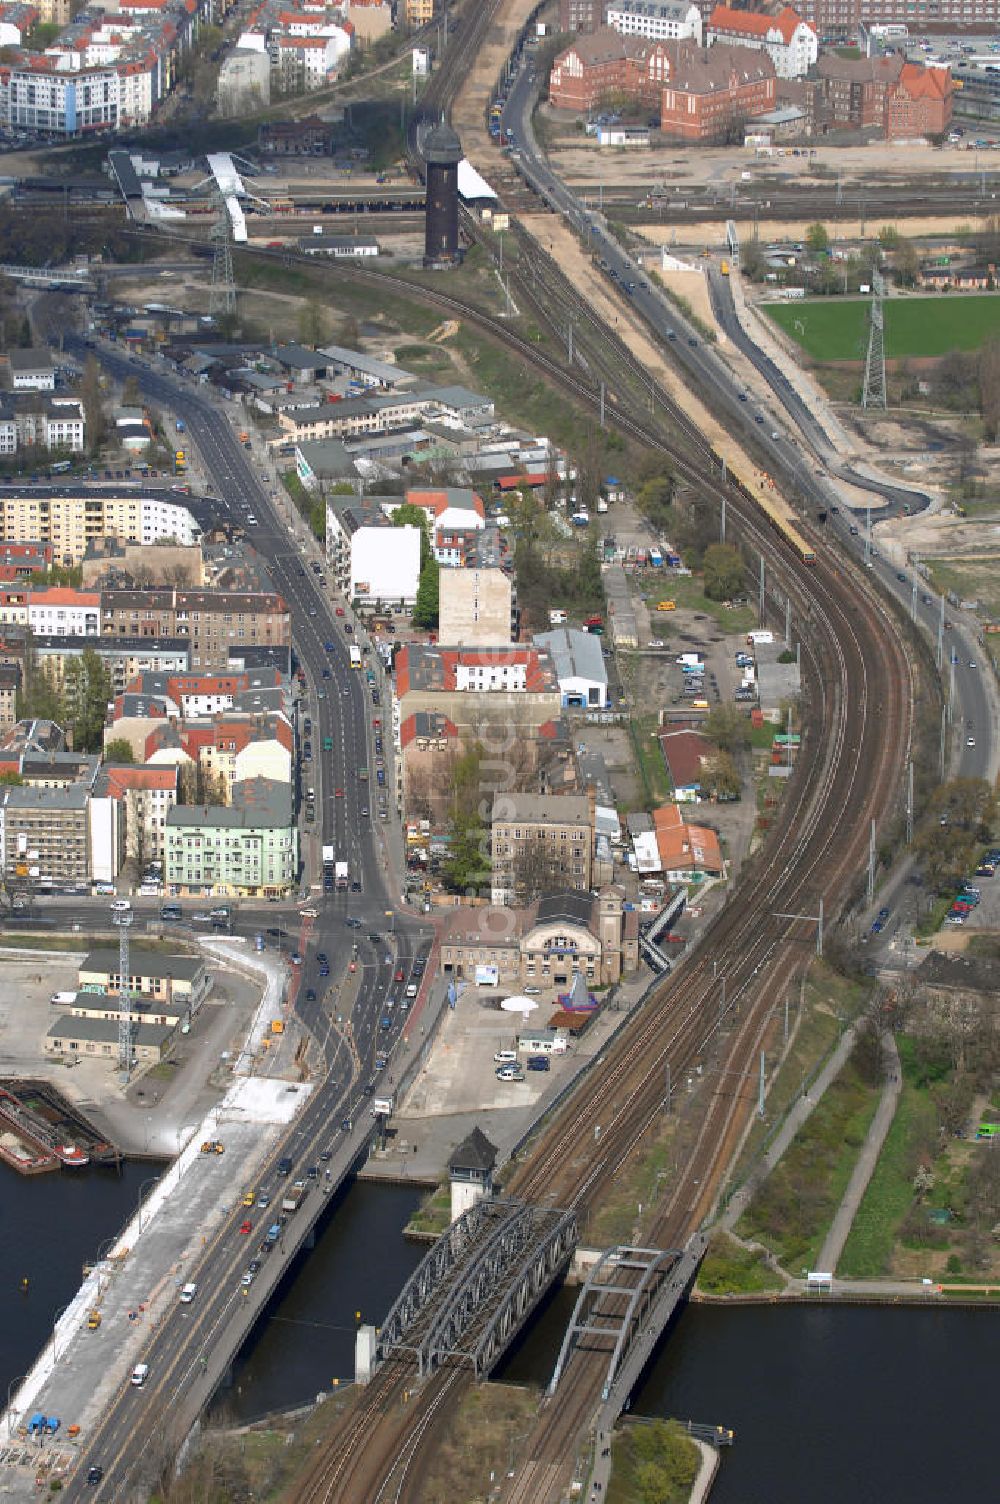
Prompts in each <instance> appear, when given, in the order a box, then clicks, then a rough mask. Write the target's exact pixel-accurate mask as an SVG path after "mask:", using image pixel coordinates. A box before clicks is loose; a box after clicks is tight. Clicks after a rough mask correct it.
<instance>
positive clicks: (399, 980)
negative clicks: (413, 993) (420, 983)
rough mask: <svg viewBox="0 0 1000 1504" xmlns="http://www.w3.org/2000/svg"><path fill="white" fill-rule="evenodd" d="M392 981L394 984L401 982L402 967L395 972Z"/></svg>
mask: <svg viewBox="0 0 1000 1504" xmlns="http://www.w3.org/2000/svg"><path fill="white" fill-rule="evenodd" d="M393 980H394V981H396V982H401V981H402V980H403V968H402V967H400V969H399V970H398V971H397V972H396V975H395V977H394V979H393Z"/></svg>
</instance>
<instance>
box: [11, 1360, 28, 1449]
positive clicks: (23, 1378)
mask: <svg viewBox="0 0 1000 1504" xmlns="http://www.w3.org/2000/svg"><path fill="white" fill-rule="evenodd" d="M27 1377H28V1375H27V1374H26V1373H22V1374H21V1376H20V1377H19V1378H16V1379H11V1381H10V1383H9V1384H8V1385H7V1439H8V1440H10V1438H11V1437H12V1436H13V1434H14V1432H13V1420H14V1415H13V1412H12V1411H11V1408H10V1392H11V1390H12V1389H13V1388H14V1386H15V1384H23V1383H24V1381H25V1379H26V1378H27Z"/></svg>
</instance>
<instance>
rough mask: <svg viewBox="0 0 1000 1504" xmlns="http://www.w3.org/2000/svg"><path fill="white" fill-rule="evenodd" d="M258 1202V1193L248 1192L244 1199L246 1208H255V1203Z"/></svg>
mask: <svg viewBox="0 0 1000 1504" xmlns="http://www.w3.org/2000/svg"><path fill="white" fill-rule="evenodd" d="M256 1200H257V1193H256V1191H247V1193H246V1195H245V1196H244V1197H243V1205H244V1206H253V1204H254V1202H255V1201H256Z"/></svg>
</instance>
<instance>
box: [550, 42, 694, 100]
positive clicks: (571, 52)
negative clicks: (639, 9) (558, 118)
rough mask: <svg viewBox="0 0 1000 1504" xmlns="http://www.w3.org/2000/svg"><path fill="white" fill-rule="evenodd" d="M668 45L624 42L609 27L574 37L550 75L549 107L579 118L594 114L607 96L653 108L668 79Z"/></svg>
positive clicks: (666, 43) (665, 43)
mask: <svg viewBox="0 0 1000 1504" xmlns="http://www.w3.org/2000/svg"><path fill="white" fill-rule="evenodd" d="M669 46H670V43H669V42H651V41H648V40H647V39H646V38H645V37H623V36H621V35H620V33H619V32H617V31H613V30H612V28H611V27H610V26H602V27H601V28H600V30H599V31H595V32H592V33H591V34H590V35H588V36H580V37H577V39H576V41H575V42H574V43H573V44H572V46H570V47H567V48H566V51H565V52H561V53H560V54H559V56H558V57H557V58H556V59H555V61H554V62H553V64H552V71H551V73H550V74H549V103H550V104H551V105H553V106H554V108H555V109H557V110H574V111H577V112H578V113H580V114H585V113H588V112H589V111H592V110H595V109H597V108H598V106H599V105H600V104H601V103H602V101H603V100H605V99H607V97H608V96H609V95H610V94H628V95H630V96H631V97H632V98H634V99H636V100H644V101H646V102H648V103H649V104H651V105H656V104H657V103H658V102H659V98H660V90H661V89H662V88H663V85H664V83H665V82H666V80H667V79H668V78H669V77H670V60H669V55H668V49H669Z"/></svg>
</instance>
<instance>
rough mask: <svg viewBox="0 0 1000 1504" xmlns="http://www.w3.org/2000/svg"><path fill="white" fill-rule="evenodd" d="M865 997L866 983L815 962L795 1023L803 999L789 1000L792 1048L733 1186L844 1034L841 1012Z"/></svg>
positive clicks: (852, 1011) (849, 1012)
mask: <svg viewBox="0 0 1000 1504" xmlns="http://www.w3.org/2000/svg"><path fill="white" fill-rule="evenodd" d="M867 996H868V988H867V987H862V986H861V985H860V984H859V983H857V982H850V981H848V980H847V978H846V977H842V976H839V975H838V974H837V972H835V971H833V970H831V968H830V967H828V966H827V965H825V963H824V962H822V961H820V960H816V961H813V963H812V965H811V966H810V968H809V977H808V980H807V982H806V984H805V987H804V989H803V992H802V1010H803V1011H802V1019H801V1022H800V1023H799V1024H798V1027H797V1028H796V1027H795V1020H796V1018H797V1016H798V1011H799V998H798V995H797V994H796V995H794V996H793V997H791V998H790V999H789V1016H790V1028H792V1029H793V1031H794V1033H793V1039H792V1044H791V1048H790V1049H789V1051H788V1054H787V1055H786V1057H785V1060H784V1062H783V1063H782V1065H781V1066H780V1068H779V1070H778V1074H777V1075H776V1076H775V1078H774V1080H773V1081H772V1083H771V1088H770V1090H769V1092H768V1094H767V1119H766V1121H765V1122H763V1123H762V1122H760V1121H756V1122H755V1123H754V1126H753V1128H752V1129H751V1130H750V1136H749V1138H748V1139H747V1142H746V1146H745V1148H744V1150H743V1153H742V1155H741V1156H740V1160H739V1163H738V1165H737V1167H736V1174H735V1175H734V1177H733V1181H734V1184H735V1185H739V1184H740V1182H741V1181H742V1179H743V1177H744V1176H745V1175H746V1173H747V1171H748V1170H749V1168H750V1166H751V1164H752V1163H753V1162H754V1160H755V1159H756V1158H757V1156H758V1154H759V1153H760V1152H761V1150H762V1149H763V1147H764V1142H765V1139H766V1138H767V1136H768V1134H769V1133H770V1132H771V1130H772V1128H773V1126H774V1124H775V1123H780V1122H781V1121H782V1120H783V1119H784V1117H785V1115H786V1114H787V1112H788V1110H789V1108H790V1107H791V1106H792V1104H793V1103H794V1102H795V1100H796V1099H797V1097H798V1096H799V1094H800V1093H801V1091H802V1088H803V1086H804V1084H805V1083H806V1082H807V1081H808V1080H810V1079H811V1077H812V1076H813V1075H815V1073H816V1071H817V1070H818V1069H819V1067H820V1065H821V1063H822V1062H823V1061H824V1060H825V1059H826V1058H827V1056H828V1055H829V1054H830V1051H831V1050H832V1049H833V1047H834V1045H835V1044H836V1042H837V1040H838V1038H839V1037H840V1021H839V1018H838V1014H839V1015H841V1016H842V1017H844V1018H846V1019H851V1018H854V1017H855V1016H856V1015H857V1014H858V1013H859V1012H860V1011H861V1009H862V1007H863V1006H864V1003H865V1000H866V998H867ZM779 1001H781V1000H779Z"/></svg>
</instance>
